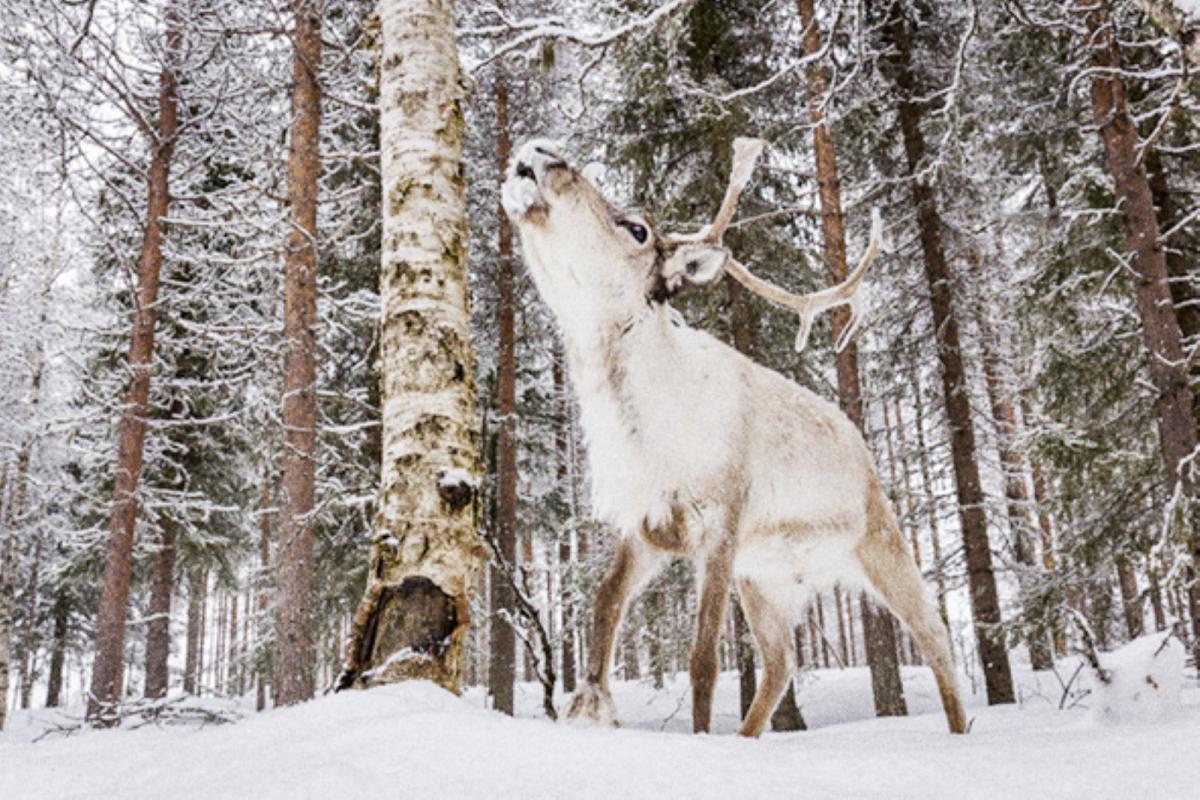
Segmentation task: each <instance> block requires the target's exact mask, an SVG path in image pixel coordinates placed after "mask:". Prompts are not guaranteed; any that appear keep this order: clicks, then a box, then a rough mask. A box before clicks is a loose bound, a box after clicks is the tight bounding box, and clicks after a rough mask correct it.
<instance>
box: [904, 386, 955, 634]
mask: <svg viewBox="0 0 1200 800" xmlns="http://www.w3.org/2000/svg"><path fill="white" fill-rule="evenodd" d="M911 384H912V388H913V409H914V411H915V412H916V417H917V418H916V433H917V465H918V466H919V467H920V468H921V488H922V489H923V490H924V492H925V513H926V515H927V518H928V520H929V549H930V550H931V554H932V555H933V565H934V568H935V572H934V578H933V580H934V583H935V584H936V585H937V603H938V613H939V614H940V615H941V617H942V622H944V623H946V625H947V626H949V624H950V613H949V611H948V610H947V608H946V568H945V565H944V563H943V562H942V531H941V525H939V524H938V508H937V506H938V504H937V492H936V491H935V490H934V486H933V478H932V476H931V472H932V470H931V469H930V466H929V451H928V450H927V449H925V401H924V400H923V399H922V397H921V377H920V375H919V374H918V373H917V370H916V369H915V368H914V369H913V370H912V375H911Z"/></svg>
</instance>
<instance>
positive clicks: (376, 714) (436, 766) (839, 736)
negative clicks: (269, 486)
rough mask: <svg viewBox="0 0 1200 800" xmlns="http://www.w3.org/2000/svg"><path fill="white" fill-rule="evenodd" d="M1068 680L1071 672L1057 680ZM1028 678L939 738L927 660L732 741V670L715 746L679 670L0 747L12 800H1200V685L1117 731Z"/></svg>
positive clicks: (16, 739) (17, 729) (804, 696)
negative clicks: (1156, 714) (546, 694)
mask: <svg viewBox="0 0 1200 800" xmlns="http://www.w3.org/2000/svg"><path fill="white" fill-rule="evenodd" d="M1072 672H1073V668H1072V667H1071V665H1069V664H1068V665H1066V666H1060V668H1059V674H1060V675H1062V677H1063V679H1064V680H1066V679H1067V678H1069V677H1070V676H1071V674H1072ZM1017 677H1018V683H1019V686H1020V690H1019V691H1020V693H1021V696H1022V702H1021V704H1019V705H1017V706H1001V707H994V708H988V707H987V706H986V705H984V703H983V699H982V697H981V696H980V695H978V694H976V695H973V696H970V697H969V699H968V705H969V714H970V716H971V717H972V719H973V723H972V730H971V733H970V735H968V736H963V737H955V736H951V735H949V734H948V733H946V730H945V723H944V721H943V719H942V715H941V712H940V709H939V708H938V700H937V693H936V691H935V689H934V686H933V681H932V678H931V676H930V675H929V672H928V670H926V669H924V668H920V667H906V668H904V684H905V694H906V697H907V700H908V706H909V711H910V714H911V715H910V716H908V717H900V718H890V719H876V718H874V716H873V712H872V701H871V690H870V679H869V675H868V672H867V670H866V669H865V668H859V669H846V670H817V671H814V672H808V673H806V674H805V676H804V678H803V681H802V684H801V686H800V693H799V696H798V697H799V701H800V705H801V709H802V711H803V713H804V717H805V719H806V721H807V723H808V725H809V728H810V730H808V731H806V732H798V733H768V734H766V735H764V736H763V738H762V739H761V740H758V741H748V740H744V739H741V738H738V737H736V736H732V735H730V734H731V733H732V731H733V730H734V729H735V728H736V726H737V722H738V687H737V675H736V674H735V673H727V674H723V675H722V676H721V680H720V684H719V687H718V691H717V699H716V712H715V716H714V729H715V733H714V734H713V735H711V736H692V735H690V734H689V735H680V734H681V733H686V732H688V731H690V729H691V719H690V708H689V706H690V703H689V701H688V698H689V690H688V684H687V676H686V674H680V675H678V676H676V677H675V678H674V679H673V680H671V681H669V682H668V684H667V686H666V687H665V688H664V689H659V690H656V689H654V688H653V687H652V686H650V685H649V683H647V682H626V683H618V684H616V685H615V687H614V695H615V698H616V703H617V708H618V711H619V712H620V714H621V715H622V719H623V720H624V722H625V724H626V727H624V728H621V729H599V728H580V727H573V726H565V725H556V724H555V723H552V722H549V721H547V720H545V719H544V718H541V717H540V713H539V712H540V703H541V696H540V689H539V687H537V686H536V685H533V684H521V685H519V687H518V709H517V712H518V718H517V719H510V718H508V717H505V716H503V715H501V714H498V713H494V712H491V711H487V710H484V709H483V708H482V705H483V693H482V690H480V689H478V688H476V689H472V690H470V691H468V692H467V694H466V696H465V697H463V698H456V697H454V696H452V695H450V694H448V693H446V692H443V691H442V690H440V689H438V688H436V687H435V686H433V685H432V684H426V683H420V684H403V685H396V686H387V687H382V688H378V689H373V690H370V691H366V692H344V693H342V694H339V695H330V696H326V697H322V698H319V699H317V700H315V701H313V702H311V703H306V704H304V705H301V706H297V707H293V708H284V709H277V710H273V711H269V712H266V713H263V714H253V713H252V712H249V713H246V716H245V718H244V719H242V720H241V721H240V722H238V723H236V724H232V725H199V724H183V725H162V726H157V725H147V726H144V727H141V728H138V729H136V730H120V731H111V732H109V731H87V732H82V733H80V732H76V733H74V734H72V735H64V734H62V733H55V734H52V735H49V736H45V737H43V738H42V739H41V741H39V742H36V743H34V742H33V741H32V740H33V739H35V738H37V737H39V735H41V734H43V733H44V732H45V731H46V730H47V729H49V728H53V727H54V726H55V725H56V724H62V723H64V722H65V721H67V720H68V719H69V715H68V714H66V713H65V712H56V711H54V710H38V711H32V712H17V713H16V714H14V718H13V719H12V725H10V727H9V729H8V731H6V732H5V733H4V734H2V735H0V798H5V800H17V799H18V798H56V800H57V799H59V798H61V799H63V800H65V799H66V798H171V799H172V800H177V799H178V798H190V797H204V798H237V797H247V798H260V799H265V798H276V797H278V798H288V799H289V800H294V799H295V798H358V797H372V798H393V797H394V798H400V797H403V798H459V797H487V798H553V797H564V798H590V797H604V798H632V797H647V798H649V797H654V798H664V797H680V798H707V797H712V798H718V797H719V798H739V797H769V796H778V797H788V796H791V797H797V796H802V797H804V798H806V800H817V798H889V799H890V798H923V799H925V798H954V800H962V798H972V799H973V800H974V799H976V798H1019V799H1020V800H1032V799H1033V798H1089V800H1094V799H1095V798H1129V797H1136V798H1138V800H1153V799H1155V798H1172V799H1174V798H1179V800H1186V799H1187V798H1196V797H1200V777H1198V775H1200V773H1198V771H1197V766H1196V765H1197V763H1198V762H1197V755H1196V743H1197V742H1198V741H1200V687H1198V686H1197V682H1196V679H1195V677H1194V676H1191V677H1189V679H1188V680H1187V682H1186V683H1185V686H1184V689H1183V695H1182V698H1183V699H1182V707H1181V708H1179V709H1177V713H1175V714H1174V715H1173V718H1172V719H1169V720H1167V721H1163V722H1156V723H1140V724H1126V725H1120V726H1113V725H1104V724H1101V723H1100V722H1099V721H1098V720H1097V719H1096V715H1095V714H1094V713H1093V710H1091V709H1089V708H1088V707H1087V706H1088V699H1089V698H1088V696H1087V695H1086V690H1087V685H1086V681H1085V680H1084V679H1083V678H1082V677H1081V679H1080V681H1078V682H1077V683H1076V685H1075V686H1074V687H1073V688H1074V689H1076V690H1077V691H1074V692H1073V693H1072V695H1071V696H1070V697H1069V698H1068V699H1067V700H1066V705H1067V706H1070V707H1069V708H1066V709H1065V710H1059V702H1060V698H1061V696H1062V689H1061V687H1060V683H1059V681H1058V679H1057V678H1056V677H1055V676H1054V674H1052V673H1039V674H1037V675H1036V676H1035V675H1033V674H1031V673H1029V672H1028V671H1027V670H1026V671H1024V672H1021V671H1018V674H1017ZM963 685H964V688H969V686H970V684H969V683H968V682H966V681H964V683H963ZM1080 689H1082V690H1083V691H1082V692H1080V691H1078V690H1080ZM1081 694H1083V696H1081ZM205 703H208V704H210V705H209V707H210V708H212V709H214V710H223V711H226V712H233V711H236V710H237V708H238V706H237V703H236V702H235V701H215V700H213V701H205Z"/></svg>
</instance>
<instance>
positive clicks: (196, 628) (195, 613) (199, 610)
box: [183, 567, 208, 694]
mask: <svg viewBox="0 0 1200 800" xmlns="http://www.w3.org/2000/svg"><path fill="white" fill-rule="evenodd" d="M207 599H208V573H206V572H205V570H204V568H203V567H192V569H191V570H190V571H189V572H188V607H187V634H186V646H185V647H186V649H185V650H184V655H183V691H184V692H185V693H187V694H196V693H197V691H198V689H199V680H200V648H201V646H202V644H203V638H204V635H203V633H202V632H201V628H202V626H203V625H204V602H205V600H207Z"/></svg>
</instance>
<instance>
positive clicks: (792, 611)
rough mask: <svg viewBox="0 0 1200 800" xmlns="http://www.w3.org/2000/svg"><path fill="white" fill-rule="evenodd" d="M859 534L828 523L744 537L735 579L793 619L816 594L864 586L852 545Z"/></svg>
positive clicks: (736, 558)
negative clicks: (838, 587)
mask: <svg viewBox="0 0 1200 800" xmlns="http://www.w3.org/2000/svg"><path fill="white" fill-rule="evenodd" d="M861 538H862V534H857V535H856V534H855V533H854V532H852V531H851V530H849V529H847V528H844V527H840V526H837V525H833V526H830V527H827V528H821V527H819V526H809V525H806V526H791V527H789V526H783V527H780V528H774V529H770V530H759V531H751V532H748V533H746V534H743V536H742V537H741V539H740V540H739V542H738V548H737V555H736V556H735V558H734V562H733V569H734V575H735V577H736V578H738V579H739V580H748V581H750V582H752V583H754V584H755V585H756V586H757V587H758V588H759V589H760V591H762V592H763V593H764V594H765V595H766V596H767V597H768V598H769V600H770V602H771V603H772V605H775V606H776V607H777V608H779V609H780V610H781V611H784V613H786V614H788V616H789V617H790V618H791V619H793V620H798V619H799V618H800V616H801V615H802V614H803V613H804V611H805V609H806V608H807V606H808V603H809V602H810V601H811V600H812V597H813V595H814V594H816V593H817V592H821V591H828V590H830V589H832V588H833V586H834V585H835V584H841V585H842V586H844V587H849V588H857V587H859V586H861V585H863V583H864V577H863V573H862V568H861V566H860V565H859V562H858V558H857V557H856V556H855V552H854V551H855V547H856V546H857V544H858V542H859V540H860V539H861Z"/></svg>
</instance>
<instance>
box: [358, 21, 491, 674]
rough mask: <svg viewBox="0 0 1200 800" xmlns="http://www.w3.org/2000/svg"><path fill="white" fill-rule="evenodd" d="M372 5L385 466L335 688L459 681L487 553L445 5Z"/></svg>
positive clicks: (455, 70) (459, 121) (453, 50)
mask: <svg viewBox="0 0 1200 800" xmlns="http://www.w3.org/2000/svg"><path fill="white" fill-rule="evenodd" d="M378 8H379V19H380V23H381V26H382V34H383V59H382V75H381V80H380V97H381V98H382V106H383V107H382V110H381V132H380V138H381V149H382V178H383V192H384V218H383V243H384V244H383V258H382V265H381V278H380V286H381V294H382V305H383V329H382V333H381V337H380V364H381V383H382V395H383V398H382V401H383V416H382V423H383V424H382V434H383V454H384V455H383V476H382V485H381V487H380V495H379V505H378V516H377V523H376V534H375V540H374V546H373V548H372V554H371V569H370V584H369V585H368V588H367V592H366V595H365V596H364V598H363V602H362V603H361V604H360V605H359V608H358V611H357V612H356V614H355V625H354V629H353V631H352V636H351V644H350V647H349V650H350V653H349V655H348V658H347V664H346V669H345V671H344V673H343V675H342V678H341V679H340V680H339V685H342V686H345V685H349V684H350V683H352V682H355V681H356V680H357V683H358V685H365V684H366V683H367V682H368V681H369V682H370V683H372V684H373V683H391V682H395V681H399V680H405V679H411V678H420V679H428V680H432V681H435V682H436V683H439V684H440V685H442V686H444V687H446V688H447V689H449V690H450V691H453V692H458V691H459V688H460V685H461V681H462V651H463V641H464V639H465V637H466V634H467V630H468V627H469V624H470V615H469V609H470V593H471V589H472V587H473V586H474V585H475V576H476V573H477V571H478V569H479V565H480V562H481V557H482V555H483V547H482V545H481V543H480V541H479V537H478V535H477V533H476V530H475V522H474V521H475V505H476V489H477V483H476V480H477V479H476V476H477V475H478V466H477V464H476V458H477V455H476V454H477V450H478V447H477V441H478V436H479V434H478V431H477V429H476V422H475V403H474V378H473V374H472V373H473V367H474V364H473V357H472V353H471V347H470V337H471V333H470V309H469V300H468V293H467V279H466V259H467V230H466V208H465V198H464V189H465V185H464V177H463V172H462V134H463V116H462V103H463V100H464V96H465V92H466V82H465V80H464V79H463V76H462V74H461V71H460V69H459V63H458V50H457V46H456V44H455V40H454V17H453V6H452V4H451V3H441V2H432V0H381V2H380V3H379V6H378ZM399 654H406V655H403V656H400V655H399ZM397 656H399V657H397ZM372 668H378V669H375V671H374V672H372V673H371V674H370V676H369V677H368V676H367V675H366V674H364V673H366V672H367V671H368V670H371V669H372Z"/></svg>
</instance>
